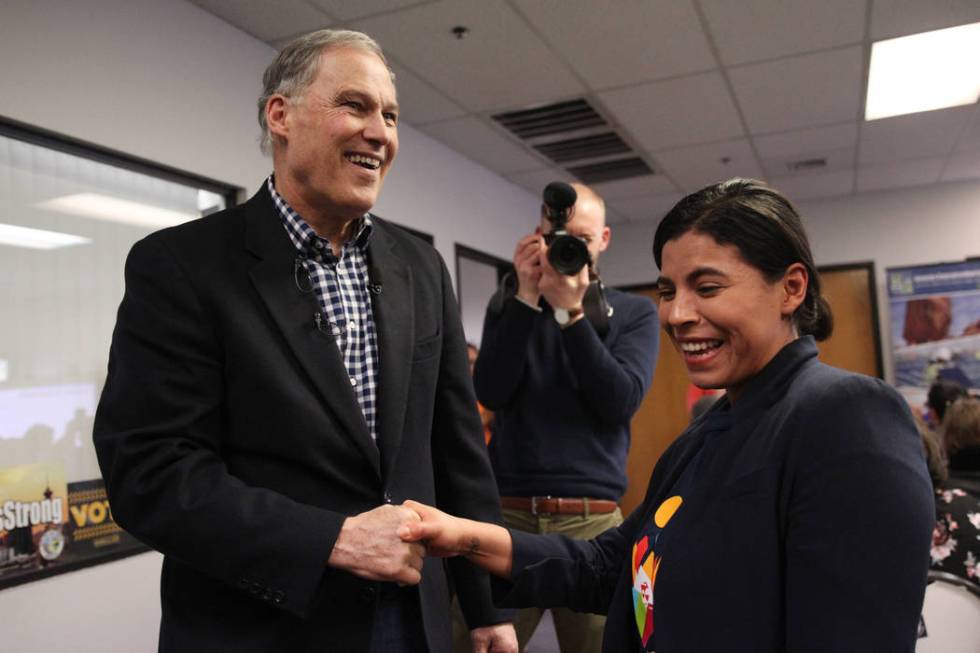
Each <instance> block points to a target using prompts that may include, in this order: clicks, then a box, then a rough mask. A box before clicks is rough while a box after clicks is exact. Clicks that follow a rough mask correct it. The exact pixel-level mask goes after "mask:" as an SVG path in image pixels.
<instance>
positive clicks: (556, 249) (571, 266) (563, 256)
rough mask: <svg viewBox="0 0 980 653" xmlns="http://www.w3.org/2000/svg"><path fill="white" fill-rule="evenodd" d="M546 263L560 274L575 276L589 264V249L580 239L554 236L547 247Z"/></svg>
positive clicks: (570, 236)
mask: <svg viewBox="0 0 980 653" xmlns="http://www.w3.org/2000/svg"><path fill="white" fill-rule="evenodd" d="M548 261H549V262H550V263H551V265H552V266H554V268H555V269H556V270H558V271H559V272H561V273H562V274H565V275H568V276H570V277H571V276H575V275H576V274H578V273H579V271H580V270H581V269H582V268H583V267H585V266H586V265H587V264H588V263H589V249H588V248H587V247H586V246H585V242H584V241H583V240H582V239H581V238H576V237H575V236H572V235H569V234H563V235H560V236H555V238H554V239H553V240H552V242H551V243H550V245H549V247H548Z"/></svg>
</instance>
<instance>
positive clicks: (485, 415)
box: [466, 342, 493, 444]
mask: <svg viewBox="0 0 980 653" xmlns="http://www.w3.org/2000/svg"><path fill="white" fill-rule="evenodd" d="M466 354H467V356H468V357H469V360H470V376H473V370H474V368H475V367H476V359H477V357H478V356H479V355H480V349H479V348H478V347H477V346H476V345H474V344H473V343H472V342H468V343H466ZM476 408H477V410H478V411H479V412H480V422H481V423H482V424H483V439H484V440H485V441H486V443H487V444H490V438H492V437H493V411H492V410H490V409H488V408H487V407H486V406H484V405H483V404H481V403H480V402H479V401H477V402H476Z"/></svg>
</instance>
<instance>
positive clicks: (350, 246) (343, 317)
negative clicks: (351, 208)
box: [266, 176, 378, 442]
mask: <svg viewBox="0 0 980 653" xmlns="http://www.w3.org/2000/svg"><path fill="white" fill-rule="evenodd" d="M266 185H267V187H268V189H269V194H270V195H272V201H273V202H275V205H276V208H278V209H279V216H280V217H281V218H282V224H283V226H284V227H285V228H286V233H287V234H289V239H290V240H292V241H293V245H295V246H296V249H297V250H298V251H299V256H298V257H297V259H296V260H297V267H296V270H295V272H296V282H297V285H299V286H300V289H301V290H304V291H307V290H309V291H313V290H315V291H316V296H317V299H319V301H320V309H321V313H320V314H318V315H317V317H316V318H315V319H316V324H317V326H318V327H319V328H320V329H321V330H323V331H326V332H328V333H330V334H332V335H333V337H334V340H335V341H336V342H337V347H338V348H339V349H340V354H341V356H342V357H343V359H344V366H345V367H346V368H347V375H348V376H349V377H350V382H351V385H352V386H353V387H354V394H355V395H356V397H357V403H358V404H359V405H360V406H361V411H362V412H363V413H364V421H366V422H367V427H368V432H369V433H370V434H371V438H372V439H373V440H374V441H375V442H377V439H378V436H377V433H376V431H375V413H376V410H377V403H376V398H377V394H378V336H377V332H376V330H375V328H374V313H373V312H372V310H371V293H370V290H369V288H368V284H369V281H368V265H367V248H368V240H369V239H370V237H371V229H372V225H371V218H370V216H368V215H367V214H365V215H364V217H363V218H361V219H360V221H359V224H356V225H354V232H355V233H356V235H355V236H354V237H353V238H352V239H351V240H349V241H347V242H346V243H344V247H343V250H342V251H341V253H340V257H339V258H338V257H336V256H334V254H333V250H331V249H330V243H329V242H328V241H327V240H326V239H325V238H321V237H320V236H319V235H317V233H316V232H315V231H313V228H312V227H310V225H308V224H307V223H306V221H305V220H303V218H302V217H300V215H299V214H298V213H296V211H294V210H293V208H292V207H291V206H289V204H288V203H287V202H286V200H285V199H283V197H282V196H281V195H279V193H277V192H276V188H275V185H274V184H273V179H272V176H270V177H269V178H268V179H267V180H266Z"/></svg>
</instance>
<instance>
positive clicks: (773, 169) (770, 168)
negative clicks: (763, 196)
mask: <svg viewBox="0 0 980 653" xmlns="http://www.w3.org/2000/svg"><path fill="white" fill-rule="evenodd" d="M855 149H856V148H855V147H848V148H844V149H842V150H830V151H826V150H824V151H822V152H807V153H805V154H796V155H793V156H788V157H779V158H768V157H762V168H763V169H764V170H765V171H766V174H767V175H768V176H770V177H784V176H786V175H795V174H801V173H803V172H817V171H821V172H822V171H826V170H844V169H850V168H853V167H854V150H855ZM815 159H818V160H819V159H822V160H823V161H824V165H821V166H814V167H812V168H804V169H801V170H794V169H793V168H792V167H791V166H790V164H791V163H794V162H801V161H812V160H815Z"/></svg>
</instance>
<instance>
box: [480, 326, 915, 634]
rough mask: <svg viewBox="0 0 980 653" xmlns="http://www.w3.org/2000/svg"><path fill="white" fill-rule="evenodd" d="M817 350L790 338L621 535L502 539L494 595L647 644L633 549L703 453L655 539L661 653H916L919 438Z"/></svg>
mask: <svg viewBox="0 0 980 653" xmlns="http://www.w3.org/2000/svg"><path fill="white" fill-rule="evenodd" d="M816 356H817V348H816V346H815V344H814V342H813V339H812V338H810V337H805V338H801V339H799V340H797V341H795V342H793V343H791V344H789V345H787V346H786V347H785V348H784V349H783V350H782V351H781V352H780V353H779V354H777V356H776V357H775V358H774V359H773V360H772V361H771V362H770V363H769V365H768V366H767V367H766V368H765V369H764V370H763V371H762V372H760V373H759V374H758V375H757V376H756V377H755V378H754V379H752V381H750V382H749V384H748V386H747V387H746V388H745V390H744V391H743V394H742V395H741V396H740V397H739V400H738V401H737V402H736V403H735V404H734V405H732V404H730V403H729V401H728V399H727V398H723V399H722V400H720V401H719V402H717V403H716V404H715V405H714V406H713V407H712V409H711V410H710V411H709V412H708V413H707V414H706V415H704V416H702V417H701V418H700V419H699V420H697V421H696V422H695V423H693V424H692V425H691V426H690V427H689V428H688V430H687V431H685V432H684V434H682V435H681V437H680V438H678V440H677V441H676V442H675V443H674V444H673V445H671V447H670V448H669V449H668V450H667V451H666V452H665V453H664V455H663V456H662V457H661V459H660V460H659V461H658V462H657V465H656V467H655V469H654V471H653V476H652V478H651V480H650V485H649V488H648V491H647V496H646V499H645V500H644V503H643V505H641V506H640V507H639V508H637V509H636V511H634V512H633V514H631V515H630V516H629V518H628V519H627V520H626V521H625V522H623V524H622V525H621V526H620V527H618V528H614V529H610V530H609V531H607V532H606V533H604V534H602V535H600V536H599V537H598V538H596V539H594V540H591V541H586V542H582V541H577V540H570V539H566V538H561V537H559V536H534V535H529V534H526V533H520V532H516V531H512V532H511V535H512V537H513V539H514V565H513V570H514V571H513V583H512V584H511V583H506V582H503V581H498V582H499V585H498V586H497V587H496V588H495V589H497V590H499V592H500V593H501V598H503V599H504V600H505V603H507V604H508V605H513V606H515V607H516V606H521V605H526V604H535V605H541V606H547V607H550V606H557V605H567V606H569V607H571V608H573V609H576V610H580V611H585V612H598V613H603V614H606V613H608V619H607V620H606V629H605V634H604V639H603V647H602V650H603V651H609V652H613V651H616V652H623V651H640V650H642V648H641V645H640V641H641V640H640V637H639V634H638V633H639V629H638V626H637V622H636V618H635V617H634V604H633V602H634V598H633V595H632V589H631V588H632V586H633V580H632V565H631V560H630V558H631V551H632V547H633V544H634V542H635V541H636V539H637V537H638V534H640V533H642V532H643V531H642V529H643V525H644V524H645V523H646V522H647V521H648V520H650V519H652V518H653V514H654V512H655V511H656V509H657V508H658V507H659V506H660V504H661V503H662V502H663V501H664V500H665V499H666V498H668V497H670V496H672V492H671V491H672V489H673V488H674V486H675V483H676V481H677V479H678V478H679V476H680V475H681V473H682V472H683V470H684V468H685V467H686V466H687V465H688V463H689V462H690V461H691V460H692V459H693V457H694V456H695V454H696V452H697V451H698V450H699V449H700V448H701V447H702V445H703V446H704V454H703V456H702V459H701V462H700V465H699V467H698V472H697V475H696V476H695V478H694V481H693V483H692V485H691V486H690V488H688V491H687V492H686V493H685V495H684V502H683V504H682V505H681V507H680V508H679V509H678V510H677V513H676V515H675V516H674V517H673V519H672V520H671V522H670V525H669V529H668V530H667V531H665V533H664V535H665V539H664V541H663V543H662V544H663V547H664V548H663V550H662V554H663V556H662V562H661V564H660V567H659V569H658V571H657V574H656V583H655V584H654V586H653V627H654V637H655V638H656V639H655V643H656V647H657V648H656V650H657V652H658V653H699V652H705V653H713V652H714V651H739V652H741V651H746V652H748V651H751V652H753V653H767V652H768V653H776V652H778V651H789V652H800V651H814V652H818V651H819V652H821V653H831V652H837V651H840V652H842V653H851V652H854V651H888V652H889V653H898V652H900V651H908V652H910V653H911V651H913V649H914V647H915V636H916V626H917V624H918V618H919V612H920V610H921V607H922V597H923V593H924V591H925V580H926V570H927V568H928V565H929V544H930V541H931V536H932V526H933V521H934V517H933V515H934V509H933V505H932V489H931V483H930V481H929V475H928V472H927V471H926V466H925V461H924V457H923V451H922V444H921V442H920V441H919V436H918V433H917V431H916V429H915V425H914V424H913V422H912V417H911V414H910V412H909V409H908V406H907V405H906V403H905V401H904V400H903V399H902V398H901V396H899V395H898V393H897V392H895V390H894V389H892V388H890V387H889V386H887V385H885V384H884V383H883V382H881V381H880V380H878V379H871V378H868V377H865V376H861V375H858V374H852V373H849V372H844V371H842V370H838V369H835V368H832V367H829V366H827V365H823V364H822V363H820V362H818V361H817V359H816ZM709 433H710V434H711V435H712V437H711V439H706V438H708V435H709ZM644 614H645V613H644Z"/></svg>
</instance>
